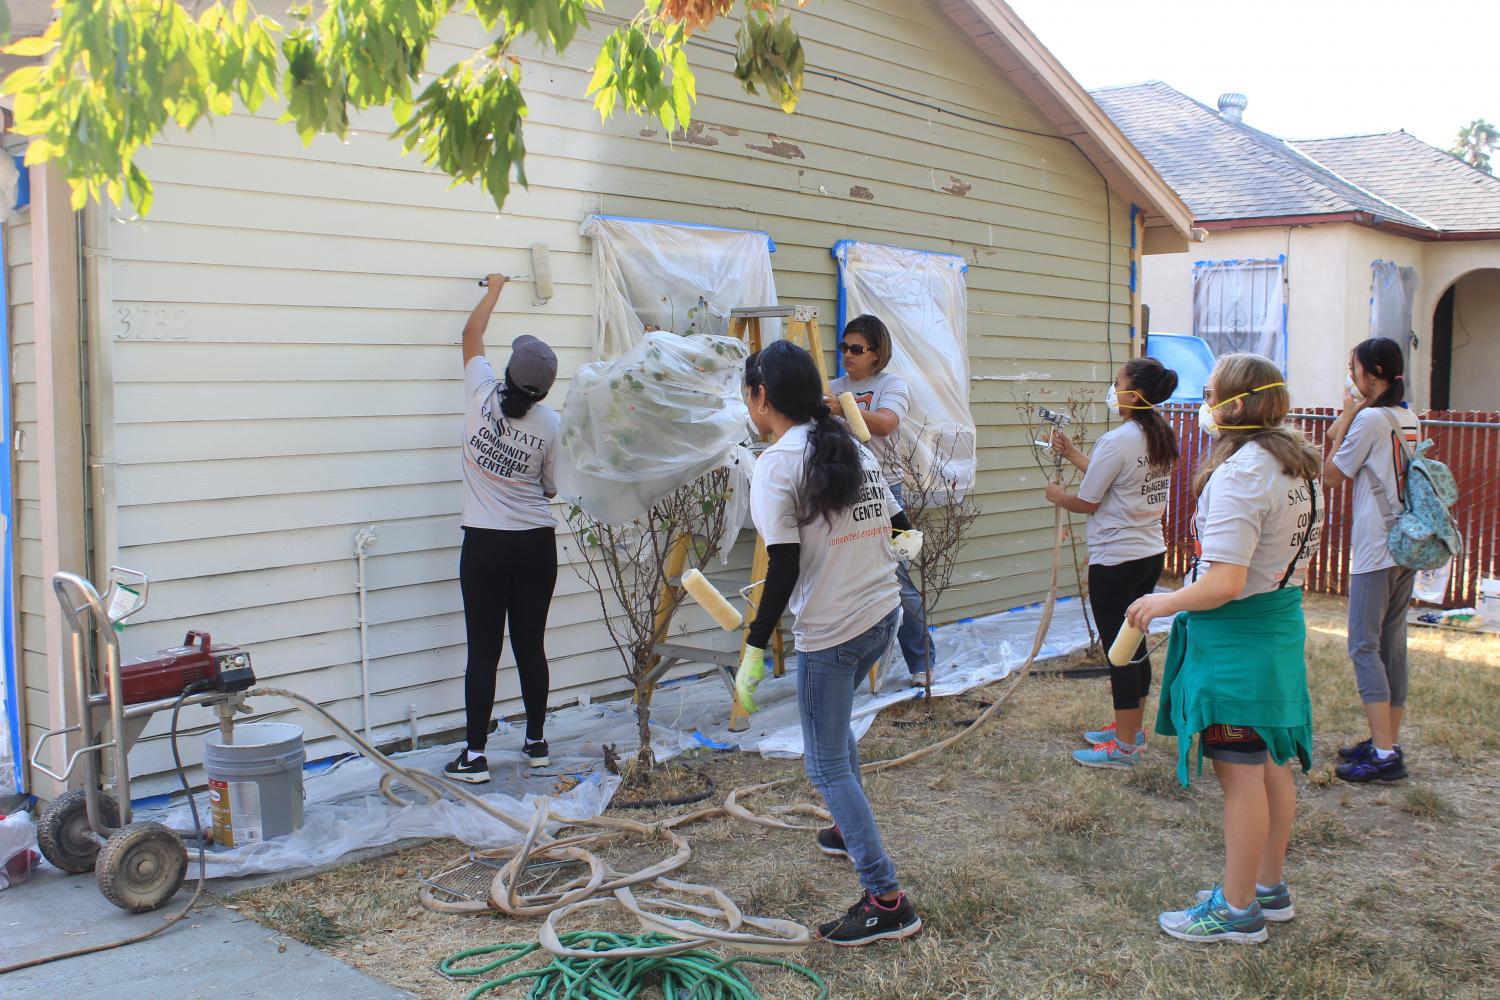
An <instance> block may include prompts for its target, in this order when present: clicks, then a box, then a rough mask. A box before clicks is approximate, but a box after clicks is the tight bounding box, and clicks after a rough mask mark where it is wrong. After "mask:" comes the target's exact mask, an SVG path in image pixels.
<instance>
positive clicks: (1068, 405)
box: [1011, 390, 1099, 650]
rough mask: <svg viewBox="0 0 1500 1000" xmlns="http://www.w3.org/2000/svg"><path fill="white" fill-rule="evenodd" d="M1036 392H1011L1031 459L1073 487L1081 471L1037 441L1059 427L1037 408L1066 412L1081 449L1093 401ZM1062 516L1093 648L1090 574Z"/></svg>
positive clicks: (1070, 517)
mask: <svg viewBox="0 0 1500 1000" xmlns="http://www.w3.org/2000/svg"><path fill="white" fill-rule="evenodd" d="M1045 391H1046V390H1043V392H1045ZM1037 395H1040V394H1039V393H1032V392H1031V391H1030V390H1028V391H1026V392H1024V393H1016V392H1012V393H1011V399H1012V400H1014V402H1015V406H1016V412H1017V414H1019V415H1020V418H1021V425H1022V426H1023V427H1024V428H1025V429H1026V435H1027V440H1029V441H1031V442H1032V448H1031V459H1032V461H1033V462H1035V463H1036V467H1037V468H1038V469H1039V470H1041V473H1042V475H1044V476H1047V477H1048V478H1049V479H1050V480H1052V481H1054V482H1057V483H1059V484H1061V485H1063V486H1072V485H1073V484H1075V483H1077V482H1078V481H1079V480H1080V479H1081V478H1082V474H1081V473H1080V472H1079V471H1078V470H1077V469H1076V468H1075V467H1073V466H1072V465H1070V464H1068V463H1067V462H1064V461H1063V457H1062V455H1060V454H1058V453H1057V452H1054V451H1049V450H1046V449H1043V448H1042V447H1040V446H1038V445H1037V444H1036V442H1038V441H1048V440H1050V439H1051V437H1052V432H1053V431H1054V430H1056V429H1057V425H1056V424H1054V423H1052V422H1050V421H1046V420H1043V419H1042V418H1041V415H1040V413H1039V412H1038V410H1039V408H1040V407H1043V406H1045V407H1046V408H1047V409H1050V410H1053V411H1054V412H1061V413H1066V414H1067V415H1068V424H1067V428H1068V430H1069V434H1068V436H1069V437H1070V438H1071V439H1072V441H1073V445H1074V446H1075V447H1077V448H1078V449H1079V450H1080V451H1081V450H1083V446H1084V444H1086V443H1087V442H1088V439H1089V432H1088V425H1087V420H1088V418H1089V415H1090V412H1091V411H1092V409H1093V405H1094V404H1093V403H1092V402H1091V401H1089V400H1085V399H1078V398H1076V397H1074V396H1071V395H1070V396H1068V397H1067V398H1065V399H1062V400H1051V399H1049V400H1046V401H1042V402H1039V401H1037V400H1036V398H1035V397H1036V396H1037ZM1063 517H1064V518H1066V519H1067V521H1068V544H1069V546H1070V547H1071V548H1072V550H1073V576H1074V578H1075V579H1077V581H1078V597H1079V600H1081V601H1083V604H1084V615H1083V624H1084V627H1085V628H1087V629H1088V633H1089V649H1090V650H1092V649H1093V648H1094V646H1095V644H1097V643H1098V641H1099V637H1098V635H1096V634H1095V632H1094V623H1093V620H1092V619H1090V618H1089V614H1088V598H1089V584H1088V574H1087V573H1085V572H1084V569H1083V564H1082V563H1081V562H1080V561H1079V557H1078V532H1076V531H1074V530H1073V515H1072V514H1070V513H1069V512H1067V511H1063Z"/></svg>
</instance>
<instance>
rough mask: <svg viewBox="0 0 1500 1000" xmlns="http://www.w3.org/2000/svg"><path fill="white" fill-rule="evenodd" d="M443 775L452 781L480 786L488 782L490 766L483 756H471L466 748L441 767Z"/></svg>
mask: <svg viewBox="0 0 1500 1000" xmlns="http://www.w3.org/2000/svg"><path fill="white" fill-rule="evenodd" d="M443 773H444V774H445V775H447V776H448V777H450V778H452V779H453V780H454V781H467V782H468V783H469V784H471V785H480V784H483V783H484V782H486V781H489V780H490V764H489V761H487V760H485V759H484V754H471V753H469V750H468V748H467V747H465V748H464V750H463V752H462V753H460V754H459V755H458V757H457V758H455V759H454V760H453V761H452V762H450V763H448V764H445V765H443Z"/></svg>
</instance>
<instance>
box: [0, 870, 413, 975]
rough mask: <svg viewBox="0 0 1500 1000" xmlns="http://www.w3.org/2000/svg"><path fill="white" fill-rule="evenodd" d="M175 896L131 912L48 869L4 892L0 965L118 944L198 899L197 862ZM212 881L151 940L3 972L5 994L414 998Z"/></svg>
mask: <svg viewBox="0 0 1500 1000" xmlns="http://www.w3.org/2000/svg"><path fill="white" fill-rule="evenodd" d="M188 874H189V878H188V881H187V882H186V883H185V884H184V885H183V887H182V891H181V892H179V893H178V894H177V896H176V898H174V899H173V900H171V901H170V902H169V903H167V905H166V906H164V907H162V908H161V909H160V910H158V911H156V912H155V913H142V914H130V913H126V912H125V911H124V910H121V909H119V908H118V907H116V906H114V905H112V904H111V903H110V902H109V901H108V900H106V899H105V898H104V897H103V896H102V895H100V893H99V889H98V887H97V885H96V883H95V882H94V877H93V876H92V875H65V874H63V873H62V872H59V871H58V870H57V869H55V868H51V867H48V868H43V869H41V870H40V871H37V872H36V873H35V874H33V875H32V877H31V879H30V880H29V881H27V882H24V883H22V884H21V885H16V886H11V887H10V888H9V889H6V890H4V891H3V892H0V965H9V964H11V963H13V962H18V961H23V960H25V959H27V958H31V957H33V956H42V955H48V954H51V953H53V952H58V951H66V950H69V949H72V948H79V947H83V946H86V945H90V944H94V943H96V942H104V941H111V940H114V939H117V938H121V937H126V936H128V935H131V934H139V933H141V932H142V931H146V930H149V929H150V928H151V927H153V926H155V924H156V923H157V922H159V921H160V920H161V919H162V916H163V915H164V914H167V915H169V914H172V913H175V912H176V911H177V910H178V909H180V908H181V907H182V906H183V905H185V904H186V903H187V901H188V900H189V899H191V898H192V892H193V889H194V888H195V887H196V885H197V869H196V866H192V865H190V866H189V869H188ZM212 888H213V883H212V882H210V883H209V890H208V891H206V892H205V893H204V900H203V902H202V903H201V904H200V905H202V906H203V907H204V908H203V909H200V910H197V911H195V912H194V913H192V914H191V915H190V916H189V917H188V918H187V919H186V920H184V921H182V922H181V923H179V924H177V925H175V926H173V927H171V928H169V929H168V930H166V931H163V932H162V933H161V934H159V935H157V936H156V937H154V938H152V939H151V940H149V941H143V942H141V943H139V944H132V945H128V946H126V947H124V948H117V949H114V950H112V951H106V952H100V953H99V954H96V955H85V956H83V957H81V958H70V959H65V960H63V961H60V962H53V963H51V964H49V965H43V966H39V967H37V968H33V969H24V970H22V971H20V972H13V973H11V974H10V975H8V976H4V977H0V997H49V996H50V997H61V998H65V1000H119V998H121V997H141V998H154V1000H199V998H202V1000H223V998H226V997H233V998H235V1000H323V998H334V997H337V998H339V1000H346V998H347V1000H403V998H404V1000H409V998H411V997H412V994H410V993H407V992H405V991H404V990H398V989H396V988H395V987H392V986H388V985H386V984H385V983H382V982H380V981H379V980H376V979H371V978H370V977H369V976H366V975H365V974H364V973H362V972H358V971H356V970H354V969H352V968H350V967H349V966H347V965H345V964H344V963H342V962H340V961H339V960H338V959H336V958H333V957H331V956H329V955H325V954H323V953H322V952H320V951H317V950H316V949H313V948H309V947H308V946H307V945H304V944H302V943H301V942H298V941H294V940H292V939H291V938H287V937H282V936H279V935H277V934H276V933H275V932H274V931H272V930H271V929H270V928H268V927H263V926H261V925H260V924H257V923H256V922H255V921H253V920H251V919H249V918H248V917H244V916H241V915H240V914H239V913H237V912H235V911H234V910H227V909H225V908H224V907H222V906H219V905H217V903H218V897H215V896H214V895H213V894H212Z"/></svg>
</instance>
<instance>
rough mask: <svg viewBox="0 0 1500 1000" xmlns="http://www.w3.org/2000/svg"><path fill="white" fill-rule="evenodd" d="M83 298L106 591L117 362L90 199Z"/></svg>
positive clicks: (105, 250)
mask: <svg viewBox="0 0 1500 1000" xmlns="http://www.w3.org/2000/svg"><path fill="white" fill-rule="evenodd" d="M82 244H83V268H84V270H83V284H84V287H83V298H84V303H85V307H86V312H85V314H84V315H85V316H86V317H87V319H86V320H85V323H84V329H85V340H84V345H83V346H84V349H85V352H86V353H85V357H86V359H87V362H88V386H87V388H86V390H85V392H86V397H87V398H86V403H87V406H88V426H87V427H86V428H85V440H86V441H87V442H88V455H87V458H86V461H87V463H88V469H87V473H88V482H87V485H88V489H89V497H88V504H89V520H90V525H91V526H92V529H93V530H92V536H93V537H92V542H93V544H92V546H91V547H90V551H89V553H88V555H89V558H90V567H91V572H92V574H93V579H94V583H95V585H96V586H98V587H100V588H103V587H104V585H105V581H106V580H107V579H108V578H109V568H110V567H111V566H113V565H115V564H116V563H117V562H118V561H119V537H118V535H117V534H116V530H115V526H116V524H117V521H118V519H117V518H116V517H115V497H116V484H115V363H114V337H113V336H112V335H111V331H110V323H109V317H110V311H111V309H112V308H113V306H114V300H113V298H112V294H113V292H112V288H111V282H110V277H111V272H110V263H109V262H110V256H111V254H110V249H109V214H108V212H107V210H106V209H105V208H104V207H103V206H101V205H100V204H98V203H97V202H95V201H93V200H90V201H89V203H88V204H87V205H85V206H84V209H83V240H82Z"/></svg>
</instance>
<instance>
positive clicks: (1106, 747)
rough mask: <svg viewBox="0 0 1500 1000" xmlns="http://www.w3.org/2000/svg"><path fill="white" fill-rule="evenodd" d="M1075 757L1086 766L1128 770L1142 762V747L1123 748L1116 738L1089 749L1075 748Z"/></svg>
mask: <svg viewBox="0 0 1500 1000" xmlns="http://www.w3.org/2000/svg"><path fill="white" fill-rule="evenodd" d="M1073 759H1074V760H1075V761H1077V762H1078V763H1080V764H1082V765H1083V766H1084V767H1112V768H1115V769H1116V770H1119V771H1128V770H1130V769H1131V768H1133V767H1135V766H1136V765H1137V764H1139V763H1140V762H1141V748H1140V747H1136V748H1135V749H1133V750H1122V749H1121V748H1120V744H1118V743H1116V742H1115V741H1114V740H1110V741H1109V742H1108V743H1102V744H1100V745H1099V746H1096V747H1090V748H1089V749H1087V750H1074V751H1073Z"/></svg>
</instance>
